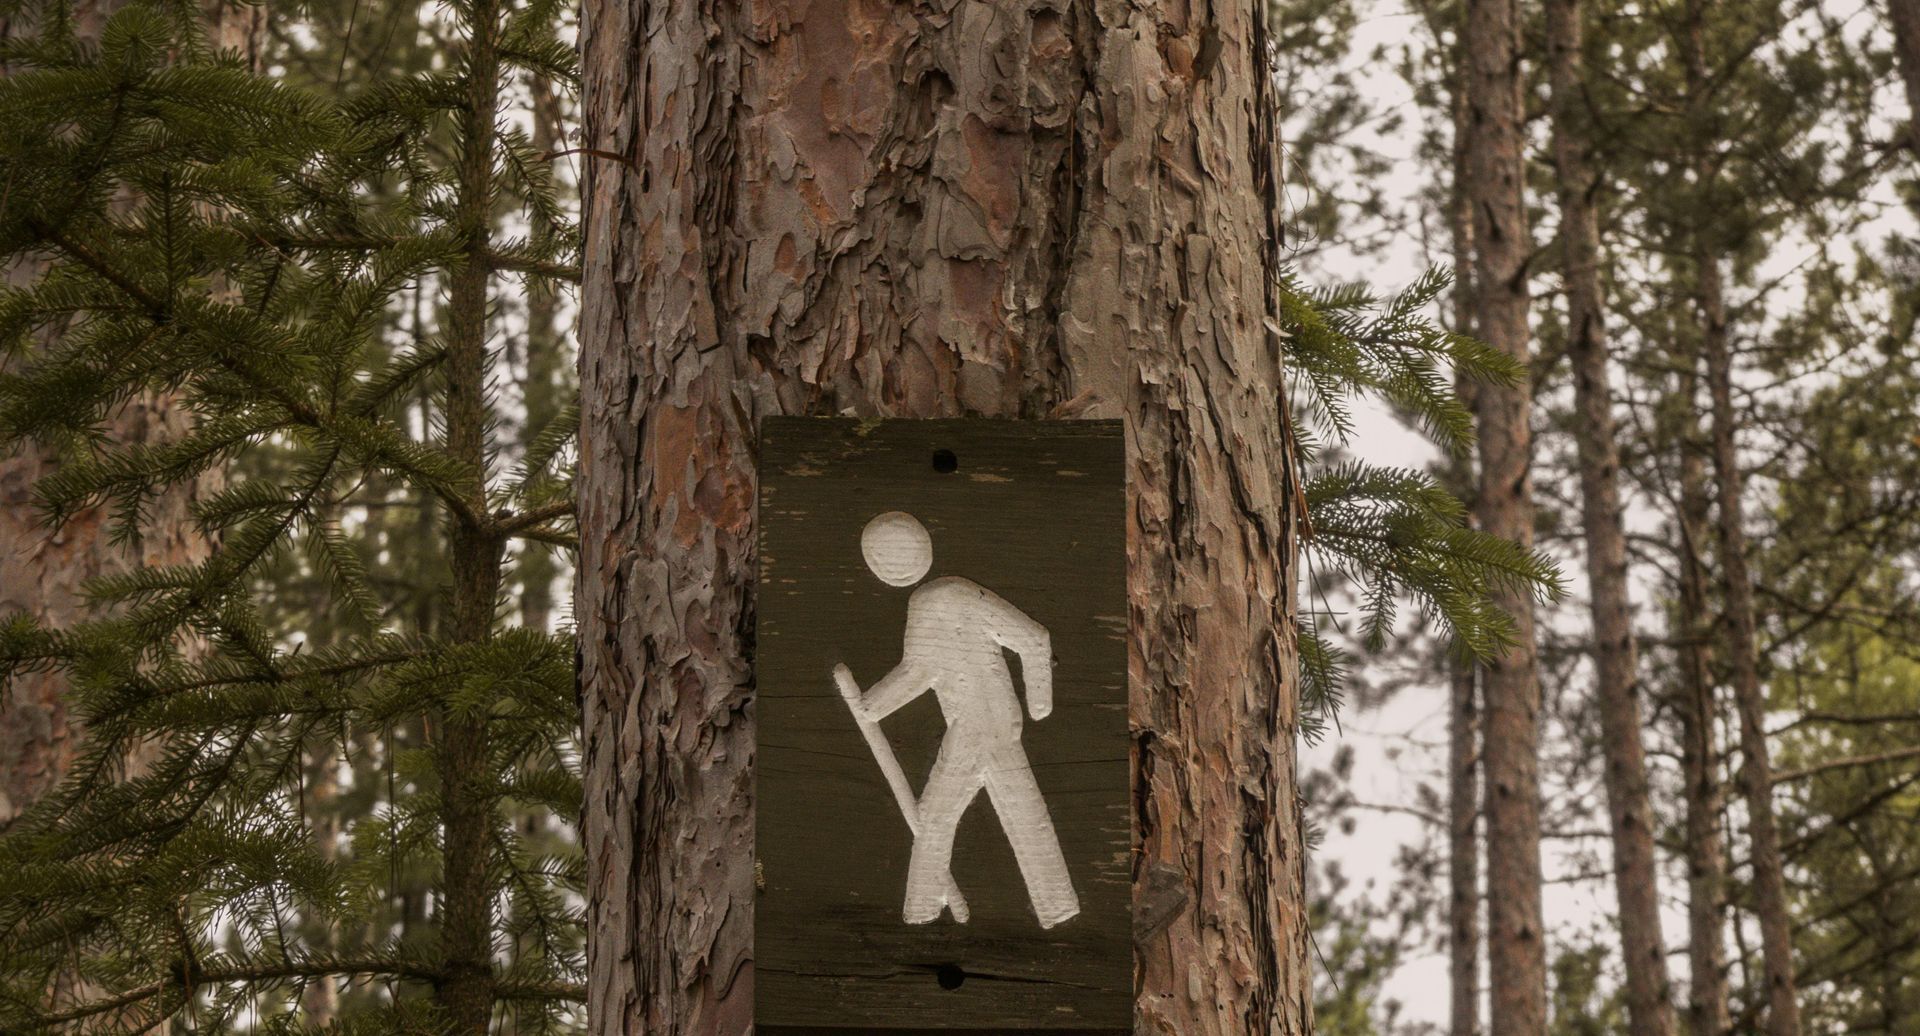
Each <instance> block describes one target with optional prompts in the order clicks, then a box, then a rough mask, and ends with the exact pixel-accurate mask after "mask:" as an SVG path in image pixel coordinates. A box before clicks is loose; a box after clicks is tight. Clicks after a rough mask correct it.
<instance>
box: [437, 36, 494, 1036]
mask: <svg viewBox="0 0 1920 1036" xmlns="http://www.w3.org/2000/svg"><path fill="white" fill-rule="evenodd" d="M468 15H469V18H470V19H471V26H472V27H471V36H470V38H469V39H468V41H467V53H466V55H465V65H466V76H467V97H466V105H465V112H464V119H463V124H462V126H461V132H460V142H459V146H460V157H459V162H458V166H457V169H456V175H457V187H456V191H457V202H456V204H457V206H458V217H457V218H458V220H459V224H460V225H459V229H460V231H461V233H463V234H464V235H465V243H466V251H467V257H468V259H467V262H466V263H465V264H463V265H462V266H460V267H459V268H457V269H455V270H454V271H453V273H452V274H451V275H450V276H449V283H448V293H447V294H448V297H447V361H446V363H447V404H446V428H447V431H446V438H447V452H448V453H449V454H450V455H451V456H452V457H454V458H455V459H456V460H458V461H460V462H461V463H462V464H464V465H466V466H467V467H468V469H469V470H470V472H471V481H470V483H469V485H468V487H467V491H466V493H465V497H466V506H465V508H463V510H464V511H465V512H466V513H464V514H461V513H456V514H454V515H452V516H451V518H450V523H449V536H448V547H449V553H450V560H451V563H452V576H453V579H452V583H453V597H452V602H451V616H450V619H451V629H450V630H449V632H450V634H451V636H452V639H454V640H455V641H458V642H464V643H476V642H479V641H484V640H487V639H489V638H491V637H492V636H493V624H494V610H495V607H496V605H497V604H498V598H499V594H500V577H501V565H502V547H501V540H500V538H499V536H498V535H496V534H495V533H494V531H493V530H492V529H491V528H489V527H488V526H487V525H486V524H485V523H486V516H487V498H486V472H487V435H488V429H489V427H490V425H491V422H492V414H491V412H490V407H489V406H488V403H487V381H488V378H489V377H490V376H491V374H492V369H491V359H492V357H491V355H490V353H489V350H488V348H487V333H488V328H487V287H488V281H489V274H490V270H489V267H488V264H487V263H486V261H485V260H484V259H483V258H482V257H483V256H484V255H485V254H486V252H487V251H488V245H489V243H490V239H491V235H492V233H493V211H492V199H493V195H494V186H493V144H494V133H495V129H494V120H495V118H496V108H497V105H498V96H499V84H500V59H499V54H498V50H497V48H498V40H497V39H496V34H497V32H498V31H499V21H500V9H499V8H498V6H497V5H496V4H495V3H494V2H493V0H475V3H473V4H472V6H471V8H470V10H469V12H468ZM435 725H436V727H437V728H438V729H436V730H434V731H433V734H434V761H435V767H436V769H437V771H438V773H439V777H440V786H441V798H442V804H441V809H442V813H443V817H444V819H443V830H442V834H441V839H442V843H441V853H442V859H441V889H440V893H441V896H442V900H443V901H442V903H441V913H440V938H441V945H442V946H443V948H444V949H443V952H444V954H445V960H444V964H443V968H444V970H445V977H444V978H442V979H441V980H440V981H439V983H438V984H437V985H436V986H435V999H436V1001H437V1002H438V1004H439V1005H440V1007H441V1008H442V1009H443V1010H444V1011H445V1012H446V1014H447V1020H448V1023H449V1026H450V1028H451V1029H452V1031H455V1032H465V1033H477V1034H484V1033H485V1032H486V1031H487V1028H488V1025H489V1023H490V1021H491V1019H492V1016H493V987H494V973H493V906H494V903H493V901H494V895H493V884H492V867H491V865H490V864H491V860H492V856H493V833H494V824H495V821H496V819H497V818H496V816H495V813H496V810H495V808H494V800H493V798H492V797H491V794H490V790H489V789H490V787H491V783H492V772H491V760H490V751H489V746H488V730H487V720H486V716H485V715H477V716H476V715H468V714H465V713H463V712H458V711H453V710H446V711H443V712H442V714H441V715H440V716H439V717H438V722H437V723H436V724H435Z"/></svg>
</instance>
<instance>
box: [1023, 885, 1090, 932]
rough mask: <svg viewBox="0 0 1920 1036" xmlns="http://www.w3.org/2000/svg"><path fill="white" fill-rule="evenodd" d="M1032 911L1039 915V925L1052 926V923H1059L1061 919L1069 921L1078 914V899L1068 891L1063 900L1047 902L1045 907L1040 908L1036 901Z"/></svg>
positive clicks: (1043, 926)
mask: <svg viewBox="0 0 1920 1036" xmlns="http://www.w3.org/2000/svg"><path fill="white" fill-rule="evenodd" d="M1034 912H1035V913H1036V914H1039V915H1040V927H1042V928H1052V927H1053V926H1054V925H1057V924H1060V923H1061V922H1063V921H1070V920H1072V919H1073V918H1075V917H1077V916H1079V914H1080V900H1079V898H1078V897H1076V896H1075V895H1073V894H1072V893H1071V892H1069V893H1068V894H1067V896H1066V898H1065V899H1064V900H1062V901H1060V902H1058V903H1049V904H1048V905H1047V907H1046V908H1045V909H1042V908H1041V907H1040V905H1039V904H1037V903H1036V904H1034Z"/></svg>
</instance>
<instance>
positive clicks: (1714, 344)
mask: <svg viewBox="0 0 1920 1036" xmlns="http://www.w3.org/2000/svg"><path fill="white" fill-rule="evenodd" d="M1696 264H1697V267H1698V269H1697V270H1696V275H1697V276H1698V278H1699V297H1698V304H1699V307H1700V318H1701V336H1702V341H1703V343H1704V346H1705V349H1704V352H1705V354H1706V362H1707V391H1708V394H1709V395H1710V396H1711V397H1712V400H1713V466H1714V473H1715V475H1717V476H1718V481H1719V497H1720V499H1719V505H1720V513H1719V519H1720V555H1721V556H1720V572H1721V580H1722V585H1723V588H1724V591H1725V594H1726V609H1727V623H1726V627H1727V628H1726V641H1727V668H1728V671H1729V673H1730V675H1731V679H1732V683H1733V700H1734V705H1735V707H1736V708H1737V709H1738V711H1739V715H1740V755H1741V765H1740V785H1741V791H1742V793H1743V794H1744V795H1745V797H1746V800H1747V834H1748V839H1749V841H1750V843H1751V845H1750V848H1749V852H1750V855H1751V858H1752V866H1753V899H1754V902H1753V908H1754V913H1755V915H1757V916H1758V918H1759V921H1760V955H1761V957H1762V959H1763V960H1764V962H1765V966H1766V998H1767V1032H1768V1033H1770V1034H1771V1036H1799V1033H1800V1004H1799V999H1798V997H1797V995H1796V993H1795V990H1794V968H1793V920H1792V916H1791V915H1790V914H1789V913H1788V907H1787V887H1786V878H1785V876H1784V874H1783V873H1782V865H1781V862H1780V836H1779V834H1778V832H1777V831H1776V830H1775V828H1774V819H1773V767H1772V765H1771V763H1770V761H1769V757H1768V750H1767V728H1766V712H1767V706H1766V699H1765V698H1764V696H1763V694H1762V691H1761V689H1760V668H1759V658H1758V656H1757V654H1756V652H1757V651H1758V650H1759V649H1758V646H1757V644H1756V639H1757V636H1756V633H1755V621H1756V620H1755V608H1754V601H1753V577H1752V576H1751V575H1750V574H1749V573H1748V570H1747V533H1746V528H1745V526H1744V524H1743V522H1744V516H1745V509H1744V507H1743V503H1742V501H1741V493H1742V491H1743V484H1744V481H1745V479H1744V478H1743V476H1742V474H1741V471H1740V454H1739V450H1738V447H1737V445H1736V443H1735V440H1734V428H1733V426H1734V420H1735V418H1734V413H1733V359H1732V355H1731V348H1730V346H1729V345H1728V342H1727V318H1726V307H1725V303H1724V302H1723V301H1722V297H1721V287H1720V271H1719V265H1718V260H1717V259H1716V258H1715V257H1714V256H1713V255H1711V254H1707V253H1705V252H1704V251H1703V253H1702V254H1701V255H1699V256H1697V257H1696Z"/></svg>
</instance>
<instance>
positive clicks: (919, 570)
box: [860, 511, 933, 586]
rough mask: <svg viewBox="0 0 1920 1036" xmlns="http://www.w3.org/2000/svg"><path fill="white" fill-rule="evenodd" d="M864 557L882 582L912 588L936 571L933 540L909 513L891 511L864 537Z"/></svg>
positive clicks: (863, 532)
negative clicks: (931, 570) (928, 574)
mask: <svg viewBox="0 0 1920 1036" xmlns="http://www.w3.org/2000/svg"><path fill="white" fill-rule="evenodd" d="M860 554H861V556H862V557H864V558H866V559H867V567H868V568H870V569H873V574H874V575H876V576H879V577H880V580H881V582H884V583H890V584H892V585H894V586H912V585H913V584H915V583H917V582H919V581H920V579H921V577H923V576H925V575H926V574H927V569H929V568H932V567H933V537H931V536H928V535H927V527H926V526H924V525H921V524H920V520H919V519H918V518H915V517H914V516H913V515H910V514H908V513H907V512H905V511H888V512H887V513H886V514H883V515H880V516H879V517H877V518H875V519H874V520H872V521H870V522H868V523H867V527H866V528H865V529H864V530H862V531H861V533H860Z"/></svg>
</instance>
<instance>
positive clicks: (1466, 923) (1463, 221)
mask: <svg viewBox="0 0 1920 1036" xmlns="http://www.w3.org/2000/svg"><path fill="white" fill-rule="evenodd" d="M1452 79H1453V81H1452V97H1451V98H1450V107H1451V109H1452V114H1453V183H1452V186H1451V187H1450V189H1449V191H1448V196H1447V231H1448V234H1449V236H1450V237H1451V238H1452V239H1453V276H1454V285H1453V330H1454V331H1455V332H1456V333H1458V334H1472V333H1473V303H1474V291H1473V200H1472V199H1471V198H1470V197H1469V196H1468V194H1467V175H1468V174H1467V135H1468V119H1467V116H1468V113H1467V93H1466V54H1465V47H1464V43H1463V41H1462V39H1461V38H1458V37H1457V38H1456V42H1455V46H1454V53H1453V76H1452ZM1476 388H1477V386H1476V385H1474V383H1473V382H1472V381H1471V380H1470V379H1467V378H1464V377H1457V378H1455V379H1454V391H1455V392H1457V393H1458V394H1459V396H1460V399H1461V400H1462V401H1463V402H1465V403H1466V404H1467V405H1468V406H1469V407H1471V406H1473V402H1474V391H1475V389H1476ZM1450 474H1451V480H1452V482H1453V485H1452V487H1451V488H1452V489H1453V491H1454V492H1456V493H1458V494H1460V496H1461V498H1462V499H1467V500H1471V499H1472V498H1473V460H1472V458H1470V457H1468V456H1466V455H1465V454H1464V453H1463V454H1462V455H1460V456H1458V457H1455V458H1454V460H1453V465H1452V471H1451V472H1450ZM1478 676H1479V667H1478V666H1477V665H1475V664H1474V663H1473V662H1472V661H1470V660H1467V659H1463V658H1461V657H1459V656H1458V655H1457V654H1456V655H1453V656H1451V657H1449V658H1448V660H1447V688H1448V712H1447V715H1448V721H1447V775H1448V776H1447V782H1448V787H1447V850H1448V851H1447V884H1448V887H1449V889H1450V894H1449V897H1448V901H1447V962H1448V965H1449V976H1448V978H1449V993H1450V997H1449V999H1450V1005H1451V1008H1452V1011H1451V1028H1450V1030H1449V1031H1450V1032H1452V1033H1453V1036H1479V1033H1480V902H1481V897H1480V841H1479V838H1480V834H1479V821H1480V702H1479V682H1478Z"/></svg>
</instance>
